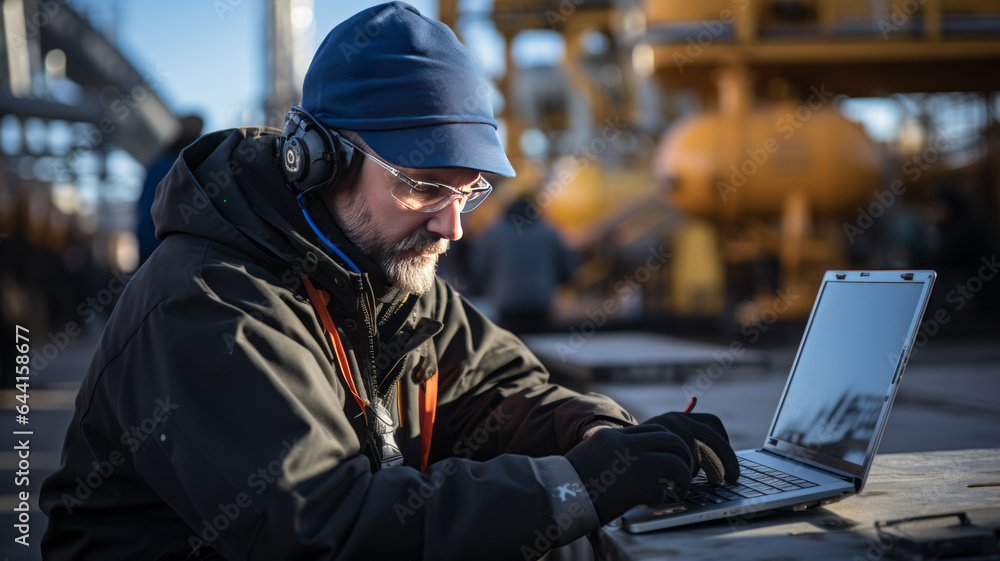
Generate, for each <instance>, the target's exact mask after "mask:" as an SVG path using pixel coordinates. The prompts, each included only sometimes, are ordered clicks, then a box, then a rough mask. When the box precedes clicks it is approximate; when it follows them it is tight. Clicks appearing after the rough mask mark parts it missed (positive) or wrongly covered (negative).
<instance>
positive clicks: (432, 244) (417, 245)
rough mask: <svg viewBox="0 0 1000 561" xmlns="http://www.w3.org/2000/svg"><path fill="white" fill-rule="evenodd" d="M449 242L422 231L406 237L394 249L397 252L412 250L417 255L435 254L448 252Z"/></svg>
mask: <svg viewBox="0 0 1000 561" xmlns="http://www.w3.org/2000/svg"><path fill="white" fill-rule="evenodd" d="M448 247H449V241H448V240H447V239H446V238H442V237H438V236H434V235H431V234H428V233H427V232H423V231H420V230H418V231H416V232H413V233H412V234H410V235H409V236H406V238H404V239H403V241H401V242H399V243H398V244H396V247H395V248H394V249H395V250H396V251H397V252H399V251H407V250H413V251H416V252H417V253H437V254H441V253H444V252H446V251H448Z"/></svg>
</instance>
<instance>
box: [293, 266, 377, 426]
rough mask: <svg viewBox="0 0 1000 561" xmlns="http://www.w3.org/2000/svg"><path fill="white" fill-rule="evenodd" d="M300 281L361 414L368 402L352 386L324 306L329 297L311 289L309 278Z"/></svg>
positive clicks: (345, 361)
mask: <svg viewBox="0 0 1000 561" xmlns="http://www.w3.org/2000/svg"><path fill="white" fill-rule="evenodd" d="M302 280H303V281H305V285H306V291H307V292H309V299H310V300H311V301H312V305H313V308H315V309H316V313H318V314H319V318H320V321H322V322H323V329H324V330H326V334H327V335H328V336H329V337H330V343H331V344H333V349H334V352H335V354H336V355H337V363H338V364H339V365H340V373H341V374H343V376H344V382H346V383H347V387H348V388H349V389H350V390H351V395H353V396H354V401H356V402H357V404H358V407H360V408H361V412H362V413H364V412H365V407H367V406H368V402H367V401H365V400H364V398H362V397H361V396H360V395H358V388H357V387H356V386H355V385H354V378H353V377H352V376H351V369H350V367H349V366H348V365H347V353H346V352H344V345H343V343H341V342H340V335H338V334H337V327H336V326H335V325H333V318H331V317H330V312H329V311H328V310H327V309H326V305H327V304H329V303H330V296H329V295H328V294H327V293H326V292H324V293H323V294H322V295H320V292H319V291H318V290H316V288H314V287H313V284H312V281H310V280H309V277H307V276H305V275H302ZM324 296H325V298H324ZM367 419H368V416H367V414H366V415H365V420H367Z"/></svg>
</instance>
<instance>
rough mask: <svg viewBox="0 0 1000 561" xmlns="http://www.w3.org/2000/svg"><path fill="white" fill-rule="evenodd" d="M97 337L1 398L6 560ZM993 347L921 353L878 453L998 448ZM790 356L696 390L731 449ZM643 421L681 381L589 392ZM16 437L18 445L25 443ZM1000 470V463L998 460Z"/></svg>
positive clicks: (751, 442) (999, 363)
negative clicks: (19, 395) (23, 399)
mask: <svg viewBox="0 0 1000 561" xmlns="http://www.w3.org/2000/svg"><path fill="white" fill-rule="evenodd" d="M96 341H97V334H96V333H89V334H85V335H84V336H82V337H80V338H78V339H76V340H74V341H73V342H71V344H70V345H69V346H68V347H67V348H66V349H65V350H63V351H61V352H60V353H59V354H58V356H56V357H55V358H53V359H52V360H51V361H50V364H49V365H48V366H46V368H45V369H44V370H43V371H42V372H38V373H36V375H35V379H34V380H33V383H32V389H31V392H30V402H29V403H30V405H31V412H30V415H29V418H30V424H29V425H26V426H22V425H19V424H18V423H17V422H16V419H15V417H16V412H15V411H14V406H15V405H17V404H18V403H17V401H16V400H15V399H14V395H13V392H5V393H4V394H3V396H2V399H0V407H2V409H0V434H5V435H6V436H4V437H3V438H4V441H3V442H2V446H3V448H0V472H2V473H3V474H4V475H3V477H2V478H0V528H2V529H0V556H4V558H5V559H11V560H25V561H33V560H36V559H40V556H39V554H38V543H39V540H40V538H41V535H42V532H43V531H44V527H45V523H46V519H45V517H44V516H43V515H42V514H41V512H39V511H38V507H37V505H38V503H37V499H38V488H39V486H40V484H41V481H42V479H43V478H44V477H45V476H47V475H48V474H49V473H51V472H52V471H53V470H54V469H55V468H56V467H57V465H58V463H59V450H60V448H61V445H62V439H63V436H64V434H65V430H66V426H67V424H68V423H69V420H70V418H71V416H72V407H73V399H74V397H75V395H76V389H77V388H78V386H79V380H80V378H81V377H82V375H83V372H84V369H85V368H86V364H87V363H88V362H89V359H90V353H91V351H92V349H93V346H94V345H95V344H96ZM997 343H998V341H996V340H983V341H963V342H958V341H943V340H941V341H939V340H936V341H934V342H933V344H932V345H928V346H927V347H926V348H924V349H922V350H921V351H920V353H919V354H918V355H917V356H915V357H914V358H913V360H912V361H911V363H910V366H909V368H908V369H907V372H906V376H905V378H904V381H903V385H902V388H901V390H900V393H899V396H898V398H897V401H896V406H895V408H894V410H893V413H892V416H891V418H890V422H889V426H888V428H887V430H886V433H885V437H884V438H883V441H882V445H881V448H880V452H885V453H888V452H912V451H927V450H961V449H969V448H996V447H1000V345H998V344H997ZM793 350H794V349H788V348H782V349H772V350H766V351H761V352H766V353H768V355H769V356H768V358H769V360H768V362H767V364H769V365H770V366H769V367H767V368H756V369H750V370H739V369H732V370H731V371H729V372H727V374H725V375H723V376H721V377H720V378H719V379H717V380H715V381H713V383H712V384H711V386H710V387H708V388H706V389H704V391H702V392H701V394H700V395H701V397H700V402H699V405H698V410H701V411H712V412H714V413H716V414H718V415H719V416H720V417H722V418H723V419H724V420H725V422H726V425H727V427H728V429H729V431H730V435H731V438H732V441H733V444H734V446H736V447H738V448H749V447H754V446H757V445H759V444H760V443H761V442H762V440H763V435H764V434H765V433H766V431H767V428H768V426H769V423H770V421H771V414H772V413H773V411H774V408H775V405H776V402H777V399H778V396H779V395H780V392H781V389H782V387H783V385H784V382H785V376H786V375H787V372H788V365H789V363H790V361H791V357H792V352H793ZM592 389H594V390H595V391H599V392H602V393H606V394H608V395H610V396H612V397H614V398H615V399H617V400H618V401H620V402H621V403H622V405H624V406H625V407H626V408H628V409H629V410H630V411H632V412H633V414H634V415H635V416H636V417H638V418H640V419H642V418H646V417H650V416H653V415H655V414H657V413H661V412H663V411H666V410H676V409H682V408H683V407H684V406H685V405H686V404H687V396H686V393H685V390H684V388H683V383H678V382H664V383H654V384H651V383H644V384H622V383H602V384H597V385H594V386H593V388H592ZM23 429H28V430H32V431H33V433H34V434H33V435H30V436H28V437H27V438H29V439H30V448H31V450H30V463H31V465H30V469H29V471H30V473H29V474H28V479H29V484H28V485H27V486H17V485H16V484H15V477H16V472H17V471H18V462H19V458H18V457H17V452H15V451H14V446H15V445H16V442H15V435H13V434H12V431H14V430H23ZM21 438H24V436H22V437H21ZM998 463H1000V458H998ZM25 490H27V491H28V492H29V493H30V497H29V501H28V502H29V504H30V507H31V508H30V510H29V512H28V516H29V521H28V525H29V527H30V531H29V537H28V542H29V543H30V547H27V548H25V547H23V546H20V545H17V544H15V543H14V538H15V537H17V535H18V533H17V532H18V531H17V530H16V529H15V528H14V525H15V524H16V514H17V513H16V512H15V511H14V509H15V508H16V507H17V505H18V503H19V502H20V501H19V500H17V498H16V493H17V492H21V491H25Z"/></svg>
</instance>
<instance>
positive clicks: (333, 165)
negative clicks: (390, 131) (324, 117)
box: [277, 105, 354, 195]
mask: <svg viewBox="0 0 1000 561" xmlns="http://www.w3.org/2000/svg"><path fill="white" fill-rule="evenodd" d="M277 158H278V165H280V166H281V169H282V170H284V172H285V177H286V178H288V188H289V189H290V190H291V191H292V193H295V194H296V195H298V194H300V193H304V192H306V191H310V190H312V189H317V188H320V187H325V186H327V185H330V184H332V183H333V182H334V181H336V179H337V176H338V175H340V174H342V173H343V172H344V170H346V169H347V167H348V166H349V165H350V164H351V160H352V159H353V158H354V147H353V146H351V145H350V144H348V143H347V142H345V141H344V139H343V138H342V137H341V136H340V135H339V134H337V132H336V131H333V130H330V129H328V128H326V127H324V126H323V125H321V124H319V122H317V121H316V118H315V117H313V116H312V115H311V114H309V112H308V111H306V110H305V109H303V108H301V107H299V106H298V105H293V106H292V108H291V110H290V111H289V112H288V114H287V115H285V126H284V128H282V129H281V137H279V138H278V155H277Z"/></svg>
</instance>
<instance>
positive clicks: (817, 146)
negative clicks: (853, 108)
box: [655, 99, 882, 220]
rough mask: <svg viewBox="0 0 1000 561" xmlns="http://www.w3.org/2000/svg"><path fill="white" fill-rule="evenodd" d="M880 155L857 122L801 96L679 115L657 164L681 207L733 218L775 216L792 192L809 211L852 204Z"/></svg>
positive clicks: (873, 178)
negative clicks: (757, 105) (761, 104)
mask: <svg viewBox="0 0 1000 561" xmlns="http://www.w3.org/2000/svg"><path fill="white" fill-rule="evenodd" d="M816 104H817V105H819V101H818V99H817V100H816ZM881 161H882V154H881V149H880V147H879V146H878V145H877V144H875V143H874V142H873V141H872V140H870V139H869V138H868V136H867V135H866V134H865V133H864V131H863V129H862V127H861V126H860V125H858V124H856V123H853V122H851V121H848V120H847V119H845V118H844V117H842V116H841V115H840V114H839V113H837V112H836V111H835V110H834V109H831V108H828V107H826V106H819V107H817V108H816V109H815V110H814V109H812V108H810V106H809V103H808V102H806V103H802V104H793V103H783V104H777V105H772V106H770V107H764V108H755V109H750V110H748V111H746V112H740V113H736V114H731V113H727V114H725V115H723V114H720V113H718V112H714V111H709V112H705V113H701V114H699V115H697V116H695V117H692V118H689V119H687V120H684V121H682V122H679V123H678V124H676V125H675V126H674V127H673V128H671V129H670V131H669V132H668V133H667V135H666V137H665V138H664V142H663V143H662V144H661V148H660V152H659V154H658V156H657V161H656V163H655V166H656V172H657V175H658V176H659V177H661V178H664V179H666V180H667V181H668V182H669V183H670V185H671V199H672V201H673V203H674V204H675V205H676V206H677V207H678V208H679V209H680V210H682V211H683V212H685V213H686V214H688V215H690V216H699V217H704V218H710V219H721V220H730V219H735V218H737V217H740V218H743V217H751V216H752V217H774V216H779V215H780V214H781V213H782V210H783V206H784V205H785V202H786V200H787V199H788V197H789V196H790V195H793V194H795V195H797V196H802V197H803V198H804V199H805V202H806V204H807V206H808V208H809V209H810V210H811V211H813V212H817V213H820V214H837V213H841V212H848V211H852V210H853V209H855V208H856V207H857V206H859V205H862V204H864V203H865V202H866V201H868V200H870V199H871V197H872V193H873V192H874V191H875V190H877V189H878V188H879V184H880V165H881Z"/></svg>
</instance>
